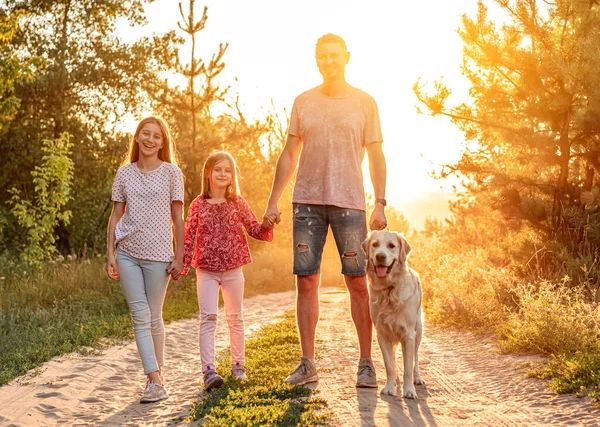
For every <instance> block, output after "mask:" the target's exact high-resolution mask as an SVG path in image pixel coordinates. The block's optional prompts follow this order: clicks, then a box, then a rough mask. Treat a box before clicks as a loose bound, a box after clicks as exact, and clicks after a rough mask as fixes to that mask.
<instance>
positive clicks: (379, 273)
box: [375, 265, 388, 277]
mask: <svg viewBox="0 0 600 427" xmlns="http://www.w3.org/2000/svg"><path fill="white" fill-rule="evenodd" d="M387 271H388V268H387V267H386V266H383V265H379V266H377V267H375V273H377V277H385V275H386V274H387Z"/></svg>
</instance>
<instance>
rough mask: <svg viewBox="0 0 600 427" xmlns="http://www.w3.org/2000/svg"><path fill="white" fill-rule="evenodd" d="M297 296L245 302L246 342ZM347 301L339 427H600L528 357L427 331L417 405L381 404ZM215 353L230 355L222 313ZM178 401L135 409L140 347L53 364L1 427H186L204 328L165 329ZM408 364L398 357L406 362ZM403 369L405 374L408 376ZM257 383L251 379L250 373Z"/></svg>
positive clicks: (324, 381)
mask: <svg viewBox="0 0 600 427" xmlns="http://www.w3.org/2000/svg"><path fill="white" fill-rule="evenodd" d="M294 297H295V295H294V293H293V292H287V293H280V294H271V295H262V296H257V297H254V298H250V299H248V300H246V301H245V319H246V329H247V333H249V334H251V333H252V332H253V331H255V330H256V329H257V328H259V327H260V325H261V324H264V323H265V322H274V321H276V320H277V319H278V317H279V316H280V315H281V313H282V312H283V311H284V310H288V309H293V308H294ZM348 304H349V302H348V296H347V293H346V292H345V291H340V290H336V289H325V290H323V291H322V293H321V319H320V322H319V327H318V340H319V343H318V346H317V350H318V356H317V364H318V368H319V371H320V375H321V380H320V381H319V383H318V384H317V388H318V389H319V390H320V395H321V396H322V397H324V398H326V399H327V400H328V402H329V405H330V407H331V408H332V410H333V413H334V415H335V417H336V421H335V423H336V425H341V426H412V425H422V426H467V425H468V426H473V425H481V426H503V425H506V426H538V425H539V426H542V425H586V426H597V425H600V411H599V410H597V409H594V408H593V407H592V405H591V404H590V402H589V401H588V400H585V399H578V398H576V397H574V396H557V395H555V394H553V393H551V392H549V391H548V389H547V388H546V387H545V385H544V384H543V382H542V381H539V380H535V379H530V378H526V377H525V375H524V370H523V368H522V365H523V364H524V363H525V362H527V361H528V360H531V359H530V358H525V357H515V356H506V355H500V354H498V353H497V352H496V351H495V349H494V346H493V345H492V344H491V343H490V342H489V341H486V340H484V339H481V338H477V337H473V336H472V335H470V334H464V333H458V332H453V331H448V330H445V329H438V328H435V327H432V326H430V325H427V323H426V327H425V333H424V339H423V343H422V346H421V355H420V357H421V375H422V377H423V379H424V380H425V382H426V383H427V385H426V386H418V387H417V392H418V394H419V399H418V400H416V401H414V400H406V399H403V398H394V397H381V396H380V395H379V391H378V390H376V389H356V388H355V387H354V383H355V380H356V364H357V359H358V349H357V341H356V334H355V331H354V327H353V325H352V322H351V320H350V314H349V306H348ZM219 318H220V322H219V326H218V329H217V349H218V350H219V349H222V348H226V347H227V345H228V333H227V329H226V328H227V327H226V323H225V322H224V321H223V320H224V316H222V313H221V314H220V316H219ZM166 330H167V355H166V359H167V361H168V366H167V367H166V368H165V376H166V381H167V384H168V390H169V394H170V397H169V399H167V400H166V401H163V402H159V403H156V404H146V405H141V404H139V403H137V401H138V398H139V394H140V392H141V390H142V387H143V384H144V376H143V375H142V371H141V364H140V361H139V357H138V355H137V349H136V347H135V344H134V343H129V344H126V345H120V346H114V347H111V348H109V349H106V350H104V351H103V352H102V354H101V355H89V356H83V357H82V356H76V355H69V356H65V357H62V358H58V359H55V360H53V361H51V362H49V363H47V364H46V365H44V367H42V368H41V369H40V370H39V371H38V372H37V374H36V375H33V376H32V375H29V376H25V377H22V378H20V379H18V380H15V381H13V382H12V383H11V384H8V385H5V386H2V387H0V402H1V404H0V425H2V426H30V425H32V426H33V425H36V426H37V425H57V424H62V425H104V426H113V425H114V426H120V425H179V424H183V419H184V418H185V417H186V416H187V415H188V413H189V408H190V405H191V402H193V401H195V400H197V399H199V398H201V397H202V392H201V390H200V384H199V379H200V378H201V374H200V361H199V357H198V349H197V348H198V344H197V337H198V324H197V321H196V320H183V321H178V322H173V323H171V324H169V325H167V327H166ZM373 345H374V347H373V354H374V362H375V366H376V369H377V373H378V381H379V383H380V388H381V387H382V386H383V384H384V382H385V371H384V367H383V361H382V360H381V354H380V352H379V348H378V347H377V344H376V342H374V343H373ZM400 358H401V355H399V360H400ZM400 369H401V366H400ZM249 374H251V373H249Z"/></svg>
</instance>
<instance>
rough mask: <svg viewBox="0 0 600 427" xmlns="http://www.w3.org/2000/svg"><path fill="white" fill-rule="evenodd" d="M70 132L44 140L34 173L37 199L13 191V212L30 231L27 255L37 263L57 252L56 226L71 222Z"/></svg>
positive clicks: (25, 256)
mask: <svg viewBox="0 0 600 427" xmlns="http://www.w3.org/2000/svg"><path fill="white" fill-rule="evenodd" d="M72 146H73V144H72V143H71V142H70V141H69V135H68V134H66V133H64V134H62V135H61V136H60V137H59V138H58V139H47V140H45V141H44V145H43V147H42V151H43V152H44V157H43V158H42V166H36V167H35V169H34V170H33V171H32V172H31V176H32V177H33V186H34V189H35V196H34V200H33V201H32V200H29V199H23V198H22V197H21V196H22V195H21V192H20V191H19V190H18V189H17V188H14V187H13V188H12V189H11V190H10V191H9V192H10V193H11V194H12V198H11V199H10V200H9V204H10V205H12V210H11V212H12V214H13V215H14V216H15V217H16V218H17V220H18V222H19V225H21V226H22V227H23V228H25V229H26V230H27V246H26V247H25V250H24V251H23V258H24V260H25V261H27V262H29V263H31V264H37V263H39V262H41V261H44V260H46V259H48V258H50V257H51V256H52V255H53V254H55V253H56V252H57V250H56V245H55V243H56V238H55V235H54V229H55V228H56V227H57V226H58V224H60V223H63V224H65V225H67V224H69V220H70V219H71V211H70V210H67V209H65V206H66V204H67V203H68V202H69V200H71V186H72V183H73V160H71V148H72Z"/></svg>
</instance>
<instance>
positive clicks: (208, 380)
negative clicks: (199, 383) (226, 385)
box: [204, 369, 223, 391]
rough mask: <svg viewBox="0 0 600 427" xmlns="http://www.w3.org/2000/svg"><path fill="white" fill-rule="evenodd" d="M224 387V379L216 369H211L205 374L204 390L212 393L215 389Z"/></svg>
mask: <svg viewBox="0 0 600 427" xmlns="http://www.w3.org/2000/svg"><path fill="white" fill-rule="evenodd" d="M222 385H223V378H221V376H220V375H219V374H217V372H216V371H215V370H214V369H209V370H208V371H206V372H205V373H204V390H206V391H211V390H212V389H213V388H219V387H221V386H222Z"/></svg>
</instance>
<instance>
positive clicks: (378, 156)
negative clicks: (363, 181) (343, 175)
mask: <svg viewBox="0 0 600 427" xmlns="http://www.w3.org/2000/svg"><path fill="white" fill-rule="evenodd" d="M367 154H368V156H369V173H370V175H371V182H372V183H373V192H374V193H375V199H385V180H386V175H387V170H386V165H385V155H384V154H383V148H382V143H381V142H372V143H371V144H368V145H367ZM369 226H370V227H371V230H382V229H384V228H385V227H387V219H386V218H385V207H384V206H383V204H381V203H377V202H375V208H374V209H373V212H372V213H371V219H370V220H369Z"/></svg>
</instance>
